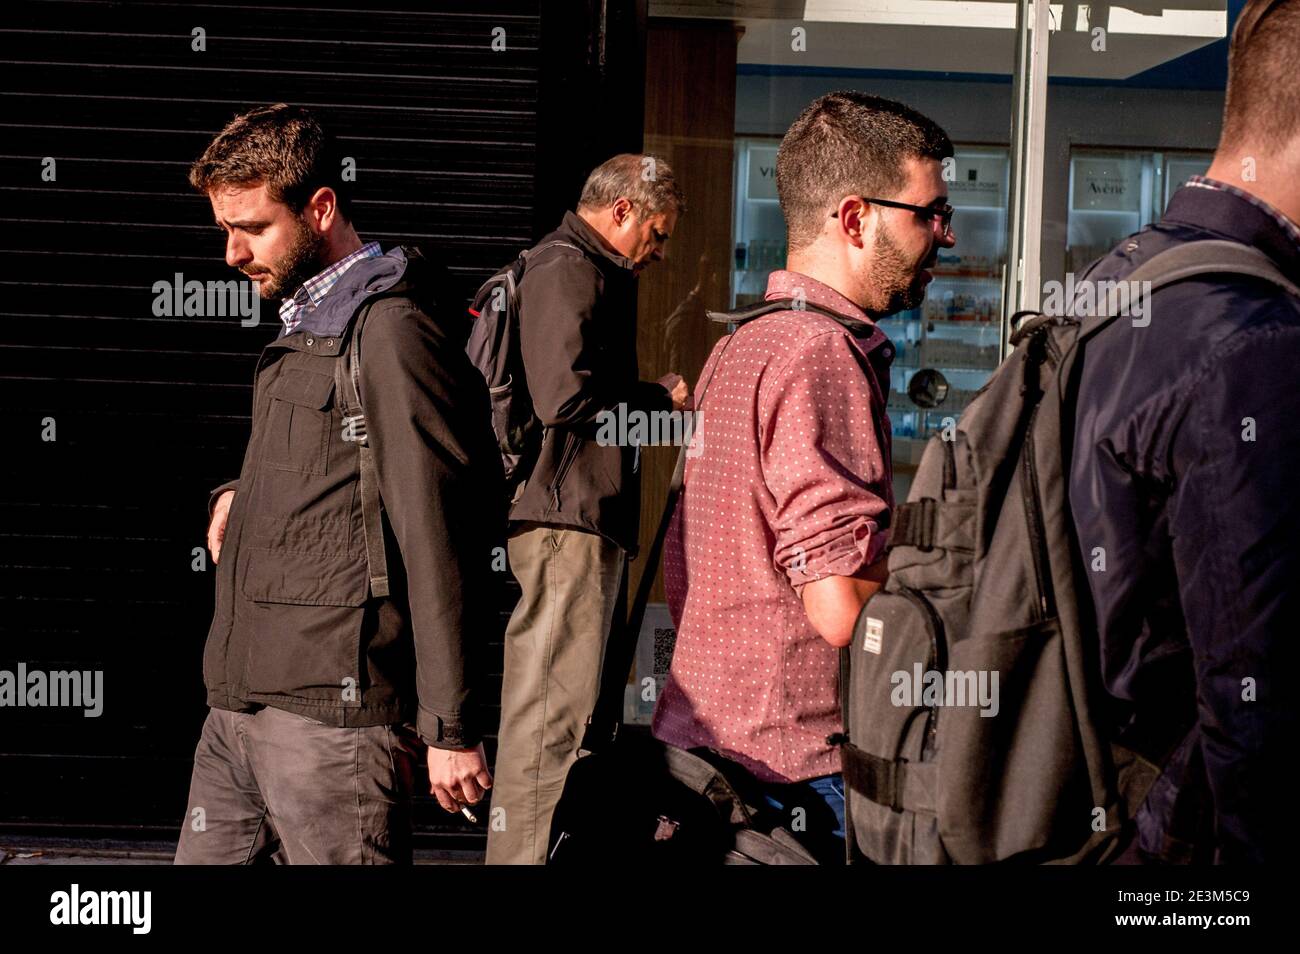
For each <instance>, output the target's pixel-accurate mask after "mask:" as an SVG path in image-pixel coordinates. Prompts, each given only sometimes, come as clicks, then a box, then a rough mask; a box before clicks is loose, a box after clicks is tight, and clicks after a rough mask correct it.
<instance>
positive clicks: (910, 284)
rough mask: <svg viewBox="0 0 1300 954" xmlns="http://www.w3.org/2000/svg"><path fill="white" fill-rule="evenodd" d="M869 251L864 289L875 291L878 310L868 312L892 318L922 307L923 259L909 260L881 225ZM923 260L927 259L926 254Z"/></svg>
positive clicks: (923, 291) (923, 286)
mask: <svg viewBox="0 0 1300 954" xmlns="http://www.w3.org/2000/svg"><path fill="white" fill-rule="evenodd" d="M872 251H873V254H872V262H871V265H870V266H869V267H868V274H866V275H864V276H862V277H863V278H864V279H866V281H865V282H864V284H865V286H866V287H867V288H874V289H875V292H876V294H875V298H876V302H877V303H878V304H879V307H878V308H872V309H871V310H872V311H873V312H876V313H877V314H879V315H882V316H883V315H893V314H896V313H898V312H900V311H907V310H908V309H910V308H915V307H916V306H917V305H919V304H921V302H923V301H924V300H925V286H926V284H927V283H926V281H925V280H924V279H923V278H922V277H921V272H922V271H923V266H922V264H921V262H922V261H923V260H924V259H921V260H915V261H913V260H909V259H908V257H907V256H906V255H905V254H903V250H902V249H901V248H900V247H899V246H898V243H896V242H895V241H894V238H893V236H892V235H890V234H889V231H888V229H886V228H885V227H884V225H883V223H882V225H881V227H880V230H879V231H878V232H877V233H876V244H875V248H874V249H873V250H872ZM925 258H926V259H928V258H929V251H928V250H927V252H926V256H925Z"/></svg>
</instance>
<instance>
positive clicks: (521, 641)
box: [487, 527, 623, 864]
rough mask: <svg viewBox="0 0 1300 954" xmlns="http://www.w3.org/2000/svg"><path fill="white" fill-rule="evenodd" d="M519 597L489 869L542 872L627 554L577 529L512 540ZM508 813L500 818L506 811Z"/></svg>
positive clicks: (508, 645)
mask: <svg viewBox="0 0 1300 954" xmlns="http://www.w3.org/2000/svg"><path fill="white" fill-rule="evenodd" d="M510 568H511V570H512V571H513V572H514V575H515V578H516V579H518V580H519V585H520V587H522V589H523V596H522V598H521V599H520V600H519V604H518V605H517V606H516V607H515V611H514V614H513V615H512V616H511V617H510V625H509V626H508V627H507V628H506V637H505V676H504V680H503V682H502V687H501V730H500V735H499V739H498V746H497V758H496V767H495V772H494V781H493V786H492V819H491V822H490V823H489V825H488V845H487V863H488V864H545V862H546V847H547V840H548V839H549V837H550V831H551V815H552V813H553V812H554V811H555V803H556V802H557V801H559V798H560V792H561V790H562V789H563V787H564V779H565V776H566V775H567V774H568V771H569V767H570V766H571V765H573V763H574V761H576V760H577V757H578V745H579V743H580V742H581V741H582V733H583V729H584V728H585V726H586V723H587V719H588V717H589V716H590V715H591V712H592V709H593V708H594V707H595V704H596V695H597V693H598V692H599V690H600V671H601V666H602V665H603V664H604V658H605V644H606V641H607V638H608V636H609V631H610V623H611V622H612V621H613V618H614V608H615V606H616V604H617V602H618V595H619V589H620V587H621V585H622V575H623V550H622V549H621V548H620V547H618V546H617V545H616V544H614V543H611V542H610V541H609V540H606V539H605V538H604V537H601V536H597V535H596V534H594V533H586V532H584V531H581V530H569V529H563V528H557V527H535V528H533V529H530V530H525V531H524V532H522V533H518V534H516V535H515V536H513V537H511V538H510ZM502 809H504V811H502Z"/></svg>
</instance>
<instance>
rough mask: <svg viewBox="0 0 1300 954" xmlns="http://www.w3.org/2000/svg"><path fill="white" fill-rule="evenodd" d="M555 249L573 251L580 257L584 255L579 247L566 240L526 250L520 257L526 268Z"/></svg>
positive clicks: (557, 240)
mask: <svg viewBox="0 0 1300 954" xmlns="http://www.w3.org/2000/svg"><path fill="white" fill-rule="evenodd" d="M553 248H567V249H572V250H573V251H575V252H577V253H578V254H579V255H581V254H582V249H580V248H578V246H576V245H574V244H573V243H572V242H566V241H564V239H556V240H555V241H554V242H547V243H546V244H545V245H539V246H537V247H536V248H526V249H524V250H523V251H522V252H520V253H519V257H520V258H522V259H523V260H524V263H525V267H527V265H529V264H532V262H533V260H534V259H537V258H540V257H541V255H542V253H543V252H549V251H550V250H551V249H553Z"/></svg>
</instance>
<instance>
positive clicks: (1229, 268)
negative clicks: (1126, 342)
mask: <svg viewBox="0 0 1300 954" xmlns="http://www.w3.org/2000/svg"><path fill="white" fill-rule="evenodd" d="M1202 275H1244V276H1247V277H1250V278H1258V279H1260V280H1262V281H1266V282H1270V283H1272V284H1274V285H1276V286H1277V287H1279V288H1281V289H1282V290H1283V291H1285V292H1288V293H1289V294H1292V295H1295V296H1297V297H1300V288H1297V287H1296V285H1295V283H1293V282H1292V281H1291V280H1290V279H1288V278H1287V277H1286V276H1285V275H1283V274H1282V272H1281V271H1280V270H1279V269H1278V267H1277V265H1275V264H1274V263H1273V260H1272V259H1271V258H1269V257H1268V256H1267V255H1265V254H1264V253H1263V252H1261V251H1259V250H1258V249H1256V248H1252V247H1251V246H1249V245H1244V244H1242V243H1241V242H1232V241H1228V240H1225V239H1199V240H1197V241H1195V242H1183V243H1182V244H1180V245H1175V246H1174V247H1173V248H1168V249H1165V250H1164V251H1163V252H1157V253H1156V254H1155V255H1153V256H1152V257H1151V258H1149V259H1148V260H1147V261H1145V262H1143V263H1142V264H1141V265H1139V266H1138V267H1137V268H1135V269H1134V270H1133V271H1132V272H1130V273H1128V274H1127V275H1122V276H1119V277H1117V278H1114V279H1110V281H1115V282H1150V283H1151V292H1152V293H1153V294H1154V293H1155V292H1156V291H1157V290H1158V289H1161V288H1164V287H1165V286H1166V285H1173V284H1174V283H1176V282H1181V281H1186V280H1187V279H1189V278H1199V277H1200V276H1202ZM1116 317H1117V316H1115V315H1105V314H1099V315H1094V316H1092V317H1090V318H1088V319H1087V320H1085V321H1084V322H1083V325H1082V327H1080V329H1079V340H1080V341H1082V340H1084V339H1086V338H1090V337H1092V336H1093V335H1095V334H1096V333H1097V332H1099V331H1101V329H1102V328H1104V327H1106V326H1107V325H1108V324H1110V323H1111V322H1112V321H1114V320H1115V318H1116Z"/></svg>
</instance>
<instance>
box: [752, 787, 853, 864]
mask: <svg viewBox="0 0 1300 954" xmlns="http://www.w3.org/2000/svg"><path fill="white" fill-rule="evenodd" d="M763 797H764V798H765V799H766V801H767V804H768V805H769V806H771V807H772V808H774V809H775V810H776V811H778V812H780V813H781V815H782V816H783V821H784V824H785V827H786V828H789V829H790V831H791V832H793V834H794V836H795V838H797V839H798V840H799V842H800V844H802V845H803V846H804V847H805V848H807V849H808V850H809V851H810V852H812V853H813V855H815V856H816V858H817V860H818V861H819V862H821V863H822V864H824V865H842V864H844V780H843V779H842V778H841V777H840V776H839V775H822V776H820V777H819V778H810V779H805V780H804V781H802V782H789V783H768V784H765V785H764V786H763ZM800 810H802V811H800Z"/></svg>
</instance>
